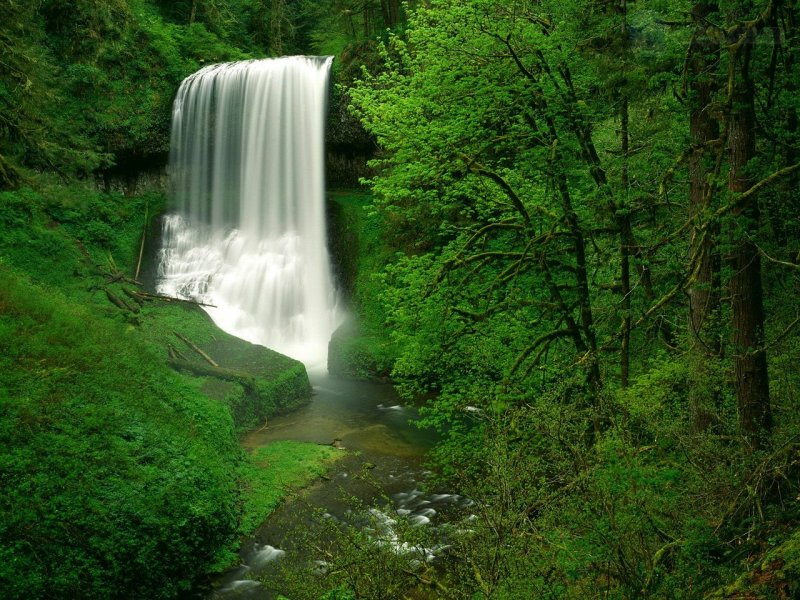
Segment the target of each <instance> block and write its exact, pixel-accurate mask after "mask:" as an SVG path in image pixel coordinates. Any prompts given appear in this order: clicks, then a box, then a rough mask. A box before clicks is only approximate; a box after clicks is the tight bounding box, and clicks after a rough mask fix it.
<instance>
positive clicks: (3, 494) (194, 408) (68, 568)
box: [0, 180, 327, 598]
mask: <svg viewBox="0 0 800 600" xmlns="http://www.w3.org/2000/svg"><path fill="white" fill-rule="evenodd" d="M145 203H147V204H148V206H149V213H150V214H153V213H154V212H157V211H158V210H160V209H161V208H162V207H163V203H164V200H163V197H161V196H159V195H157V194H146V195H143V196H137V197H126V196H122V195H119V194H110V195H107V194H101V193H98V192H96V191H95V190H93V189H91V188H89V187H87V186H83V185H77V184H74V185H70V186H64V185H61V184H50V183H48V182H46V181H42V180H39V181H38V185H37V187H36V188H35V189H23V190H19V191H16V192H4V193H0V232H2V233H0V288H2V289H1V290H0V363H2V364H0V480H2V482H3V485H2V489H1V490H0V506H2V509H1V510H0V588H2V589H3V590H4V592H5V593H6V596H8V597H12V598H14V597H20V598H23V597H24V598H30V597H40V596H44V595H47V596H50V597H74V596H75V594H78V593H80V594H89V595H91V596H92V597H109V596H114V595H120V594H122V595H124V596H132V597H153V598H156V597H172V596H174V595H175V594H176V593H178V592H179V591H180V590H181V589H186V588H187V587H188V586H190V585H191V582H192V581H193V579H194V578H195V577H196V576H198V575H199V574H202V573H204V572H206V571H208V570H209V569H212V568H214V567H215V566H219V564H220V559H222V560H224V559H225V558H227V557H230V556H231V549H232V548H234V547H235V544H236V542H237V539H238V536H239V535H241V534H243V533H248V532H249V531H250V530H252V528H253V526H254V524H255V523H257V522H259V520H261V519H262V518H263V517H264V516H266V514H268V512H269V511H270V510H271V509H272V508H273V507H274V505H275V503H276V502H277V499H278V498H280V497H281V496H282V495H283V494H285V493H286V492H287V490H288V488H289V487H290V486H291V485H298V484H300V483H302V481H303V480H309V479H312V478H314V477H315V476H316V475H317V474H318V473H319V468H320V467H319V466H318V465H320V464H321V463H322V462H323V461H324V460H326V459H327V455H326V454H325V452H320V450H319V448H318V447H316V446H291V447H289V446H276V447H275V448H273V449H271V450H270V452H271V453H272V455H271V458H270V460H269V465H271V468H270V469H268V470H264V469H263V467H264V466H265V463H263V461H260V459H258V458H256V459H251V458H248V457H246V456H245V455H244V454H243V453H242V451H241V450H240V448H239V446H238V443H237V439H236V430H237V429H241V428H242V427H245V426H250V425H252V424H254V423H257V422H260V421H263V419H264V417H265V416H266V415H268V414H272V413H274V412H275V411H277V410H283V409H285V408H287V407H290V406H292V405H294V404H295V403H296V402H297V401H299V400H301V399H302V398H304V397H307V394H308V391H309V390H308V381H307V378H306V376H305V369H304V367H303V366H302V364H300V363H297V362H296V361H293V360H291V359H289V358H287V357H284V356H282V355H279V354H277V353H274V352H272V351H270V350H267V349H266V348H262V347H258V346H254V345H252V344H248V343H246V342H243V341H241V340H238V339H236V338H233V337H232V336H229V335H227V334H225V333H224V332H222V331H220V330H219V329H217V328H216V327H215V326H214V325H213V323H212V322H211V321H210V319H209V318H208V317H207V315H206V314H205V313H203V312H202V311H201V310H199V309H198V308H197V307H195V306H190V305H186V304H181V303H166V302H163V301H159V300H153V301H150V302H143V305H142V306H141V307H139V306H138V305H137V303H135V302H134V301H133V300H131V299H130V298H129V297H128V296H126V295H125V292H124V288H127V289H129V290H130V289H135V286H134V285H133V284H131V283H124V282H111V281H110V279H111V278H112V277H111V276H112V274H114V273H115V272H116V271H117V270H119V274H121V273H131V272H132V271H133V269H134V265H135V262H136V258H137V254H138V245H139V236H140V234H141V233H140V232H141V231H142V229H143V225H144V213H145V211H144V205H145ZM107 291H110V292H111V293H112V294H114V295H115V296H117V297H118V298H121V299H124V300H125V301H126V302H127V303H128V305H129V306H130V307H131V309H132V310H121V309H120V308H118V307H117V306H115V305H114V304H112V303H111V302H110V301H109V299H108V297H107V295H106V292H107ZM176 332H177V333H180V334H181V335H182V336H184V337H186V338H187V339H190V340H191V341H192V342H193V343H194V344H196V345H198V346H200V347H202V348H204V350H205V351H206V352H207V353H209V354H210V355H211V356H213V357H214V358H215V359H216V360H217V362H219V363H220V365H221V366H222V367H224V368H227V369H229V370H232V371H236V372H243V373H244V375H245V377H243V379H242V381H237V380H236V379H234V380H230V379H220V378H216V377H207V376H206V377H196V376H194V375H191V374H188V373H185V372H180V373H179V372H176V371H173V370H172V369H170V368H169V367H168V366H167V358H168V348H169V346H172V347H173V348H175V349H178V351H179V352H180V353H181V355H182V356H183V357H184V358H185V359H186V360H187V361H188V362H191V363H193V364H200V365H202V364H203V363H204V359H202V358H201V357H200V356H199V354H197V353H196V352H194V351H193V350H192V349H191V348H190V347H189V346H188V345H186V344H185V343H184V342H183V341H182V340H180V339H179V338H178V337H177V336H176V335H175V333H176ZM282 457H283V458H282ZM297 458H300V459H302V462H300V463H297V464H300V465H304V466H303V468H302V469H300V471H301V472H299V473H298V472H297V469H293V470H290V472H288V473H287V474H283V473H282V469H283V468H284V467H285V466H286V465H287V461H288V462H293V463H294V462H296V460H295V459H297ZM259 465H260V466H259ZM305 465H317V466H314V467H313V468H311V467H309V468H306V467H305ZM295 466H296V465H295ZM265 490H269V491H270V496H269V498H270V499H269V501H266V500H265V499H264V497H263V493H264V491H265ZM78 590H80V592H78Z"/></svg>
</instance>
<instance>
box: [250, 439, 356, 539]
mask: <svg viewBox="0 0 800 600" xmlns="http://www.w3.org/2000/svg"><path fill="white" fill-rule="evenodd" d="M343 455H344V452H343V451H341V450H337V449H336V448H333V447H332V446H320V445H318V444H310V443H306V442H295V441H289V440H287V441H278V442H272V443H270V444H268V445H266V446H262V447H260V448H257V449H256V450H255V451H254V452H253V453H252V454H249V455H248V460H247V462H245V463H243V464H242V467H241V468H240V476H241V477H242V478H243V479H244V480H246V481H247V484H246V486H245V488H244V492H243V494H244V517H243V529H244V530H245V531H254V530H255V528H256V527H258V526H259V525H260V524H261V523H263V522H264V520H265V519H266V517H267V515H269V514H270V513H271V512H272V511H273V510H275V508H276V507H277V506H278V505H279V504H280V503H281V501H282V500H283V497H284V496H285V495H286V493H287V492H289V491H291V490H292V489H296V488H298V487H301V486H304V485H306V484H308V483H309V482H311V481H313V480H314V479H316V478H318V477H320V476H321V475H323V474H324V473H325V470H326V464H327V463H330V462H332V461H334V460H336V459H337V458H339V457H341V456H343Z"/></svg>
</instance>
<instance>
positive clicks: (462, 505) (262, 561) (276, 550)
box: [210, 374, 470, 600]
mask: <svg viewBox="0 0 800 600" xmlns="http://www.w3.org/2000/svg"><path fill="white" fill-rule="evenodd" d="M311 379H312V384H313V387H314V392H315V393H314V396H313V398H312V401H311V402H310V403H309V404H308V405H307V406H305V407H303V408H301V409H299V410H297V411H294V412H292V413H290V414H287V415H283V416H280V417H276V418H273V419H271V420H270V422H269V425H268V426H267V427H266V428H262V429H259V430H255V431H253V432H251V433H249V434H247V435H246V436H245V437H244V438H243V441H242V443H243V446H244V447H245V448H246V449H247V450H250V451H252V450H254V449H256V448H259V447H261V446H264V445H266V444H269V443H271V442H274V441H278V440H298V441H305V442H312V443H318V444H334V445H335V446H336V447H340V448H341V449H342V452H343V453H346V454H345V455H344V456H343V458H342V459H340V460H339V461H337V463H336V464H335V466H334V467H333V468H332V469H331V471H330V472H329V474H328V476H326V477H325V478H323V479H321V480H319V481H317V482H316V483H314V484H313V485H312V486H310V487H309V488H307V489H305V490H304V491H303V493H302V494H299V495H297V496H295V497H293V498H290V499H289V500H287V501H286V502H285V503H284V504H283V505H282V506H281V507H280V508H279V509H278V510H276V511H275V512H274V513H273V514H272V515H271V516H270V517H269V518H268V519H267V521H266V522H265V523H264V524H263V525H262V526H261V527H260V528H259V529H258V530H257V531H256V533H255V535H254V536H253V537H252V538H250V539H248V540H246V541H245V542H244V543H243V545H242V549H241V551H240V558H241V565H240V566H239V567H237V568H234V569H231V570H230V571H228V572H226V573H224V574H223V575H222V576H221V577H220V578H219V579H218V580H217V581H216V582H214V585H213V588H214V590H213V591H212V592H211V593H210V598H213V599H214V600H228V599H232V598H237V599H238V598H246V599H253V600H255V599H258V600H263V599H271V598H277V597H278V596H279V592H280V590H277V589H270V587H271V586H270V583H269V580H270V578H269V576H266V577H265V574H268V573H269V572H270V570H271V569H274V568H275V567H276V566H277V565H278V563H279V562H280V561H282V560H286V558H287V557H291V558H294V559H298V558H299V559H300V560H301V561H302V560H303V558H305V555H308V557H307V558H308V560H309V561H312V560H313V557H312V556H311V555H310V552H309V549H308V548H306V547H304V543H305V542H304V541H303V540H304V539H308V537H307V536H308V535H310V537H311V538H312V539H313V538H315V537H317V536H316V533H315V531H317V530H318V529H319V524H318V523H319V521H318V519H319V514H324V518H330V519H336V520H350V521H352V520H353V519H354V515H355V513H356V512H357V511H361V512H365V510H366V512H367V513H370V512H371V516H372V519H371V520H372V522H373V523H374V522H375V517H377V519H378V521H379V522H380V524H381V527H382V528H383V531H382V532H380V533H381V535H383V536H384V538H385V539H386V536H387V535H388V536H389V538H388V539H391V536H392V532H391V528H392V525H393V524H394V523H395V522H396V519H399V518H402V519H407V523H408V524H409V525H410V526H435V524H436V523H437V521H438V520H440V519H442V518H445V519H446V516H445V515H447V514H448V513H451V512H452V511H461V510H468V507H469V504H470V501H469V500H467V499H465V498H462V497H460V496H457V495H453V494H448V493H433V492H430V491H422V490H423V488H424V487H425V486H424V481H425V478H426V475H427V472H426V471H425V470H424V466H423V458H424V454H425V452H426V450H428V449H429V448H430V447H431V445H432V444H433V443H434V441H435V434H434V433H433V432H431V431H426V430H421V429H419V428H418V427H416V426H415V425H414V424H413V423H412V421H414V420H415V419H417V418H418V413H417V410H416V409H415V408H414V407H410V406H405V405H403V403H402V402H401V400H400V399H399V398H398V396H397V393H396V392H395V390H394V389H393V388H392V386H390V385H388V384H380V383H367V382H354V381H342V380H338V379H333V378H331V377H329V376H328V375H327V374H324V375H323V374H316V375H315V374H312V376H311ZM370 505H374V506H375V507H377V508H371V509H368V510H367V509H366V507H368V506H370ZM356 520H357V519H356ZM298 532H303V533H305V534H307V535H298ZM319 535H320V536H321V535H323V534H322V533H320V534H319ZM406 550H407V549H403V547H402V545H398V552H404V551H406ZM436 551H437V549H436V548H430V549H422V551H421V552H417V554H419V556H418V557H417V558H418V559H419V560H422V561H431V560H433V557H434V554H435V553H436ZM260 579H263V580H264V581H263V582H262V581H260Z"/></svg>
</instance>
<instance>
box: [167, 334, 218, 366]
mask: <svg viewBox="0 0 800 600" xmlns="http://www.w3.org/2000/svg"><path fill="white" fill-rule="evenodd" d="M172 333H174V334H175V335H176V336H177V338H178V339H179V340H181V341H182V342H184V343H185V344H186V345H187V346H189V348H191V349H192V350H194V351H195V352H197V353H198V354H199V355H200V356H202V357H203V358H205V359H206V361H207V362H208V364H210V365H211V366H212V367H219V365H218V364H217V363H216V362H215V361H214V359H213V358H211V357H210V356H209V355H208V354H206V353H205V352H203V351H202V350H201V349H200V348H198V347H197V346H196V345H195V344H193V343H192V342H191V341H190V340H189V339H188V338H186V337H184V336H182V335H181V334H180V333H178V332H177V331H173V332H172Z"/></svg>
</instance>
